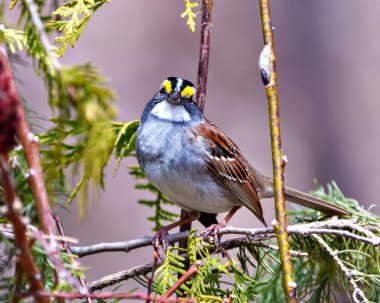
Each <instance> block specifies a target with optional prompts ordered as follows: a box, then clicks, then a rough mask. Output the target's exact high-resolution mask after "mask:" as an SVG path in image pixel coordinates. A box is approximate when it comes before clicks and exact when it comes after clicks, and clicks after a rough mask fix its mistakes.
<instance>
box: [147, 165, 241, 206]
mask: <svg viewBox="0 0 380 303" xmlns="http://www.w3.org/2000/svg"><path fill="white" fill-rule="evenodd" d="M185 167H186V166H185ZM206 169H207V168H206ZM200 170H201V169H200ZM144 171H145V175H146V177H147V178H148V180H149V181H150V182H151V183H152V184H153V185H154V186H155V187H156V188H157V189H159V190H160V191H161V192H162V193H163V194H165V195H166V196H167V197H168V198H169V199H170V200H171V201H173V202H174V203H175V204H177V205H178V206H180V207H181V208H184V209H186V210H195V211H201V212H208V213H222V212H227V211H230V210H231V208H232V207H234V206H236V205H240V203H239V202H237V201H234V200H235V199H234V198H233V197H232V196H231V194H230V193H229V192H228V191H227V190H225V189H224V188H223V187H221V186H219V185H218V184H217V183H216V182H215V181H214V180H213V179H212V177H211V176H210V175H209V172H205V173H203V172H201V171H199V170H196V169H194V167H193V168H187V169H184V166H183V165H181V167H177V169H176V168H175V167H170V169H165V168H163V165H162V164H160V163H159V162H156V163H146V164H145V168H144ZM232 201H234V202H232Z"/></svg>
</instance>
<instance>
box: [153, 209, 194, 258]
mask: <svg viewBox="0 0 380 303" xmlns="http://www.w3.org/2000/svg"><path fill="white" fill-rule="evenodd" d="M198 217H199V214H198V213H188V216H186V217H184V218H183V219H181V220H179V221H177V222H173V223H170V224H168V225H166V226H164V227H161V228H160V230H159V231H158V232H157V233H156V234H155V235H154V236H153V241H152V242H153V243H152V244H153V248H154V250H155V251H156V252H157V253H159V251H158V246H159V245H160V242H162V245H163V246H164V250H165V251H166V249H167V248H168V246H169V243H168V241H167V240H166V239H165V238H166V237H167V236H168V235H169V230H172V229H173V228H176V227H177V226H180V225H183V224H186V223H190V222H192V221H194V220H196V219H197V218H198Z"/></svg>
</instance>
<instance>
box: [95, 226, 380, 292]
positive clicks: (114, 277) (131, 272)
mask: <svg viewBox="0 0 380 303" xmlns="http://www.w3.org/2000/svg"><path fill="white" fill-rule="evenodd" d="M295 227H297V228H298V229H295V230H294V232H295V234H298V235H304V230H303V229H302V228H300V227H299V225H295ZM230 229H231V230H232V229H235V230H236V231H244V232H245V234H246V235H254V237H257V235H260V233H261V232H264V231H266V230H267V231H269V230H271V237H272V238H273V237H275V234H274V231H273V228H266V229H265V228H261V229H260V230H259V229H237V228H231V227H230ZM289 229H290V234H292V232H293V231H292V226H289ZM311 230H312V229H310V228H309V229H308V232H309V231H311ZM328 231H331V232H335V231H336V232H343V234H339V235H340V236H343V235H344V236H345V237H348V238H349V237H355V236H356V235H355V234H352V233H349V232H348V231H341V230H328V229H318V228H315V229H313V232H315V233H316V234H317V233H318V232H322V233H323V232H328ZM347 233H349V234H347ZM177 235H179V234H177ZM181 236H183V237H185V236H186V237H187V236H188V234H186V233H182V235H181ZM365 239H366V238H365ZM254 240H255V238H252V237H250V238H247V237H240V238H235V239H229V240H226V241H224V242H222V243H221V244H220V246H221V247H222V248H223V249H225V250H230V249H234V248H236V247H241V246H244V245H248V244H250V243H252V241H254ZM356 240H358V239H356ZM359 240H362V239H359ZM119 243H121V242H119ZM377 243H378V244H380V242H377ZM255 245H257V246H263V247H267V248H270V249H273V250H278V247H276V246H272V245H267V244H266V243H263V242H261V239H259V242H257V243H255ZM113 249H115V247H113ZM113 251H115V250H113ZM211 253H212V252H211ZM290 253H291V255H292V256H294V257H303V256H307V253H305V252H299V251H293V250H290ZM185 258H186V257H185ZM161 264H162V262H159V263H158V266H160V265H161ZM152 266H153V263H149V264H144V265H139V266H136V267H133V268H131V269H128V270H124V271H121V272H118V273H114V274H111V275H108V276H105V277H103V278H101V279H100V280H98V281H93V282H91V283H90V284H89V285H88V288H89V289H90V290H91V291H94V290H99V289H103V288H105V287H108V286H112V285H115V284H117V283H120V282H122V281H126V280H128V279H131V278H133V277H136V276H140V275H145V274H147V273H149V272H151V270H152Z"/></svg>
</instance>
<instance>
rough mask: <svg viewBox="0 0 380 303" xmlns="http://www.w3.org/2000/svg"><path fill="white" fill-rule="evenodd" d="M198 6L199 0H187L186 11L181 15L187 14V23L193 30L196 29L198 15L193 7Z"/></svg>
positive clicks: (182, 16) (183, 16)
mask: <svg viewBox="0 0 380 303" xmlns="http://www.w3.org/2000/svg"><path fill="white" fill-rule="evenodd" d="M196 7H198V3H197V2H191V1H190V0H185V11H184V12H183V13H182V15H181V18H185V17H186V16H187V22H186V24H187V26H188V27H189V28H190V30H191V31H192V32H194V31H195V21H194V18H195V17H196V16H197V14H196V13H194V12H193V9H194V8H196Z"/></svg>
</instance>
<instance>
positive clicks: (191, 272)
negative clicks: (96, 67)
mask: <svg viewBox="0 0 380 303" xmlns="http://www.w3.org/2000/svg"><path fill="white" fill-rule="evenodd" d="M199 265H200V262H196V263H194V264H193V265H191V266H190V268H189V269H188V270H187V271H186V272H185V273H184V274H183V275H182V276H181V278H179V279H178V281H177V282H175V283H174V285H173V286H172V287H170V288H169V289H168V291H167V292H166V293H165V294H164V295H163V296H162V299H169V298H170V296H171V295H172V294H174V293H175V291H176V290H177V289H178V288H179V287H180V286H181V285H182V284H183V283H185V282H186V281H187V280H189V279H190V278H191V277H192V276H194V275H195V274H196V273H198V267H199Z"/></svg>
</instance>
